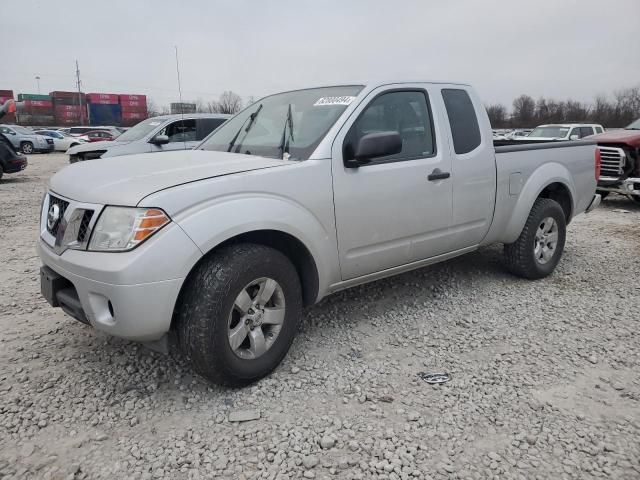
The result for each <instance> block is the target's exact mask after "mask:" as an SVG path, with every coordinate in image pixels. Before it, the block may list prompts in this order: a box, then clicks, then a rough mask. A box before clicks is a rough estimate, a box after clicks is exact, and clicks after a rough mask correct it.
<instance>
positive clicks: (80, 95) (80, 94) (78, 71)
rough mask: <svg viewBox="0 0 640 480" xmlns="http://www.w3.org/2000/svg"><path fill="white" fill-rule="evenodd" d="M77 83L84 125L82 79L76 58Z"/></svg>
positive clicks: (81, 117) (81, 120)
mask: <svg viewBox="0 0 640 480" xmlns="http://www.w3.org/2000/svg"><path fill="white" fill-rule="evenodd" d="M76 85H77V86H78V105H79V106H80V125H84V114H83V113H82V89H81V87H82V82H81V81H80V67H79V66H78V60H76Z"/></svg>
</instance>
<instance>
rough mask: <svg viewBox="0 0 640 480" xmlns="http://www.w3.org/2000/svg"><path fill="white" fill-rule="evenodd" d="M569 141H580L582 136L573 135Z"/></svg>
mask: <svg viewBox="0 0 640 480" xmlns="http://www.w3.org/2000/svg"><path fill="white" fill-rule="evenodd" d="M569 140H580V135H571V136H570V137H569Z"/></svg>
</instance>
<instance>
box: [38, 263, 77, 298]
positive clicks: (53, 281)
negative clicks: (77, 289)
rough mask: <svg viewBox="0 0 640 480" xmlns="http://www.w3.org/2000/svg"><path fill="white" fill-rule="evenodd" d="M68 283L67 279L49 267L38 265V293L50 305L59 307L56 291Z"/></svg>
mask: <svg viewBox="0 0 640 480" xmlns="http://www.w3.org/2000/svg"><path fill="white" fill-rule="evenodd" d="M69 285H70V282H69V280H67V279H66V278H64V277H62V276H60V275H58V274H57V273H56V272H54V271H53V270H51V269H50V268H49V267H40V293H42V296H43V297H44V298H45V300H46V301H47V302H49V304H50V305H51V306H52V307H59V306H60V303H59V302H58V298H57V296H56V295H57V293H58V292H59V291H60V290H62V289H63V288H65V287H68V286H69Z"/></svg>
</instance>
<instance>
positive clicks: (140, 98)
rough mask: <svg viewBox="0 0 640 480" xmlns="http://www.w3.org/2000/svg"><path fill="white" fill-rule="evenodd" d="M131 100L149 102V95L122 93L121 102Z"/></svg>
mask: <svg viewBox="0 0 640 480" xmlns="http://www.w3.org/2000/svg"><path fill="white" fill-rule="evenodd" d="M129 101H134V102H144V103H147V96H146V95H120V103H122V102H129Z"/></svg>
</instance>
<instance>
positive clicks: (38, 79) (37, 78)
mask: <svg viewBox="0 0 640 480" xmlns="http://www.w3.org/2000/svg"><path fill="white" fill-rule="evenodd" d="M36 82H38V95H40V76H39V75H36Z"/></svg>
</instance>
